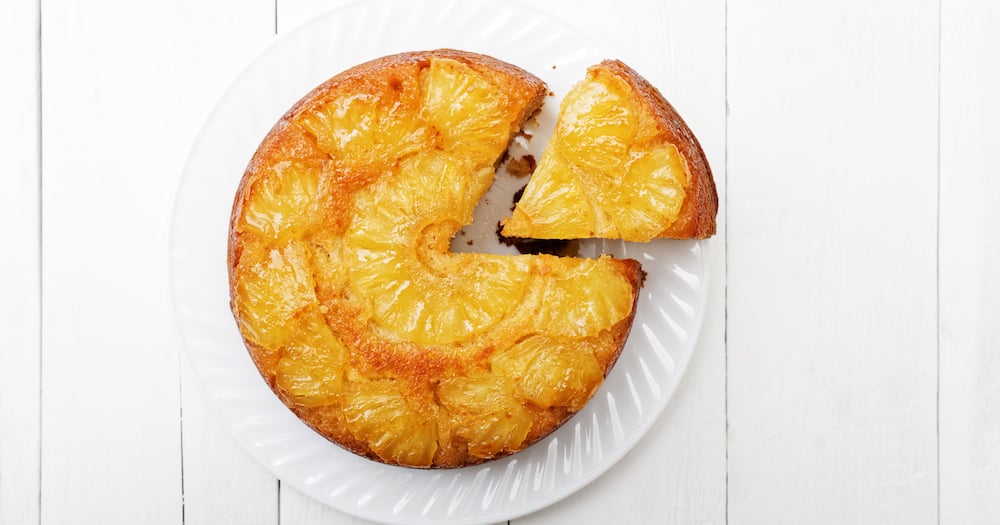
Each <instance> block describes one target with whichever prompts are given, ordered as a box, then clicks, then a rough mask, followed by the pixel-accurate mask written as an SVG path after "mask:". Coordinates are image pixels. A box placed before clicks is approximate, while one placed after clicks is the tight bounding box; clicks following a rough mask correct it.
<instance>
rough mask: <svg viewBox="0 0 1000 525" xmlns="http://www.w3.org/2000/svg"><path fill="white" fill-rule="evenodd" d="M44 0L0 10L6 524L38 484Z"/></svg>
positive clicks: (0, 376)
mask: <svg viewBox="0 0 1000 525" xmlns="http://www.w3.org/2000/svg"><path fill="white" fill-rule="evenodd" d="M38 35H39V32H38V2H15V3H13V4H11V5H9V6H5V8H4V16H3V17H0V70H2V71H4V72H5V74H4V78H5V80H4V85H3V87H2V88H0V91H2V92H3V96H2V97H0V122H3V123H4V125H3V126H0V144H3V145H4V146H3V148H4V172H5V173H4V177H3V179H4V189H3V190H0V223H3V224H4V248H3V252H4V257H2V258H0V319H2V320H3V321H2V322H0V323H2V326H3V333H4V340H5V345H4V346H5V349H4V350H3V351H0V429H2V430H0V432H2V438H0V523H36V522H37V521H38V488H39V447H40V445H39V432H40V423H39V402H40V392H39V389H40V370H39V366H40V365H39V352H40V350H41V342H40V339H39V337H40V332H39V323H40V322H41V318H40V315H39V300H40V295H41V290H40V286H39V284H40V283H39V271H40V269H39V253H38V248H39V237H38V236H39V189H38V188H39V176H40V175H39V164H38V153H39V136H38V130H39V128H38V125H39V123H38V74H39V55H38V44H39V42H38Z"/></svg>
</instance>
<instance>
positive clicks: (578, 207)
mask: <svg viewBox="0 0 1000 525" xmlns="http://www.w3.org/2000/svg"><path fill="white" fill-rule="evenodd" d="M535 173H546V174H548V176H547V177H544V178H538V179H535V178H534V177H533V178H532V182H530V183H529V184H528V186H527V187H526V188H525V190H524V195H523V196H522V197H521V200H520V201H519V202H518V203H517V206H516V207H515V208H514V216H513V218H512V219H511V220H510V221H508V223H510V224H520V225H522V226H523V230H519V231H518V233H517V234H516V235H515V236H525V237H527V236H528V235H527V234H526V233H528V230H529V229H530V230H531V231H534V230H536V229H537V230H540V231H544V232H546V233H547V234H548V235H549V236H550V237H551V238H554V239H573V238H577V237H592V236H593V235H594V225H595V224H596V223H597V215H596V214H595V210H594V206H593V205H592V204H591V203H590V199H589V198H588V197H587V195H586V194H585V193H584V192H583V186H582V185H581V184H580V183H579V181H578V180H577V178H576V176H575V175H574V174H573V167H572V166H571V165H570V164H569V163H568V162H567V161H565V160H563V158H562V157H561V156H560V155H559V154H558V153H550V154H548V153H547V154H545V155H543V156H542V160H541V162H540V163H539V164H538V167H537V168H536V169H535ZM536 180H537V182H535V181H536ZM554 209H558V210H560V212H559V213H558V214H553V213H552V212H551V211H550V210H554ZM509 231H510V230H509V228H508V229H505V230H504V235H508V234H509ZM521 231H524V232H525V233H524V234H522V233H520V232H521ZM581 232H582V233H583V234H582V235H581Z"/></svg>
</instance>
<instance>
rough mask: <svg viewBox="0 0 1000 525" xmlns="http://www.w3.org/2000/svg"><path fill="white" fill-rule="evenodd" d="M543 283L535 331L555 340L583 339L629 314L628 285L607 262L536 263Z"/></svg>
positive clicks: (552, 260) (547, 260) (554, 260)
mask: <svg viewBox="0 0 1000 525" xmlns="http://www.w3.org/2000/svg"><path fill="white" fill-rule="evenodd" d="M539 265H540V266H541V268H542V269H541V271H542V273H543V275H549V276H550V277H549V278H548V279H546V280H545V284H544V289H543V291H542V300H541V305H542V306H541V310H540V312H539V314H538V324H537V326H538V329H539V330H546V331H547V333H549V334H551V335H557V336H567V337H586V336H590V335H596V334H599V333H600V332H601V331H604V330H609V329H611V327H613V326H614V325H615V324H617V323H618V322H619V321H621V320H622V319H625V318H626V317H627V316H628V315H629V313H630V312H631V311H632V304H633V302H634V301H635V295H634V294H633V293H632V284H631V283H629V282H628V281H627V280H626V279H625V278H624V277H623V276H622V275H620V274H619V273H617V272H616V271H615V269H614V268H613V267H612V263H611V259H610V258H609V257H607V256H602V257H601V258H600V259H589V260H572V259H559V258H556V257H549V256H544V257H543V258H541V259H539Z"/></svg>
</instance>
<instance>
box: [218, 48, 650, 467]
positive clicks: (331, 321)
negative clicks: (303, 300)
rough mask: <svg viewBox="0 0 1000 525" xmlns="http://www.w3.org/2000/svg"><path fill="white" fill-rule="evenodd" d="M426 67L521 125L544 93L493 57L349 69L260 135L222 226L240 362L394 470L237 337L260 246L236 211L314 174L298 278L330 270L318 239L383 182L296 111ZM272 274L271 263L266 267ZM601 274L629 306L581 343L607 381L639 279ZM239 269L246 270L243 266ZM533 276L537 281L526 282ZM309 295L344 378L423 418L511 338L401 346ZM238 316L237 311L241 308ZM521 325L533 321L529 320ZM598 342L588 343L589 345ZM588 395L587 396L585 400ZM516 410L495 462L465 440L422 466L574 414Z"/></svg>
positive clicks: (402, 85)
mask: <svg viewBox="0 0 1000 525" xmlns="http://www.w3.org/2000/svg"><path fill="white" fill-rule="evenodd" d="M435 58H445V59H449V60H455V61H458V62H461V63H463V64H465V65H466V66H468V67H470V68H472V69H473V70H475V71H476V72H478V73H480V74H482V75H484V76H486V77H488V78H489V79H491V81H492V82H494V83H496V84H499V85H502V86H503V87H504V93H506V94H507V95H508V98H509V99H510V100H509V101H508V102H509V108H508V111H509V114H511V115H513V119H514V122H515V124H523V123H524V122H525V121H526V120H527V119H528V118H529V117H530V116H531V115H533V114H534V113H535V112H536V111H537V110H538V109H539V107H540V106H541V104H542V102H543V101H544V99H545V96H546V93H547V89H546V87H545V85H544V83H542V82H541V81H540V80H539V79H537V78H535V77H534V76H532V75H531V74H529V73H527V72H525V71H524V70H521V69H520V68H517V67H515V66H512V65H510V64H506V63H504V62H501V61H499V60H496V59H494V58H491V57H487V56H483V55H476V54H472V53H466V52H462V51H455V50H437V51H426V52H413V53H403V54H399V55H392V56H388V57H383V58H379V59H376V60H373V61H370V62H367V63H364V64H361V65H358V66H355V67H353V68H351V69H348V70H346V71H344V72H343V73H341V74H339V75H337V76H335V77H333V78H331V79H330V80H328V81H326V82H324V83H323V84H322V85H320V86H319V87H317V88H316V89H314V90H312V91H311V92H310V93H309V94H307V95H306V96H305V97H303V99H302V100H300V101H299V102H297V103H296V104H295V105H294V106H293V107H292V109H291V110H289V111H288V112H287V113H286V114H285V115H284V116H282V117H281V119H280V120H279V121H278V123H277V124H275V126H274V127H273V128H272V129H271V130H270V132H269V133H268V134H267V136H266V137H265V138H264V140H263V141H262V143H261V145H260V147H259V148H258V150H257V152H256V154H255V155H254V157H253V159H252V160H251V161H250V163H249V165H248V167H247V169H246V172H245V173H244V176H243V179H242V180H241V182H240V185H239V187H238V189H237V192H236V197H235V200H234V203H233V209H232V217H231V222H230V237H229V246H228V258H229V264H228V273H229V280H230V291H231V308H232V311H233V314H234V316H235V317H236V319H237V322H238V323H239V324H240V327H241V331H242V332H243V335H244V340H245V342H246V346H247V349H248V351H249V353H250V356H251V357H252V359H253V361H254V363H255V365H256V366H257V368H258V370H259V371H260V373H261V375H262V377H263V378H264V380H265V381H266V382H267V384H268V385H269V386H270V387H271V388H272V389H273V390H274V392H275V393H276V394H277V396H278V397H279V398H280V399H281V400H282V401H283V402H284V403H285V404H286V405H287V406H288V407H289V408H290V409H291V410H292V411H293V412H294V413H296V414H297V415H298V416H299V417H300V418H301V419H302V420H303V421H305V422H306V423H307V424H308V425H309V426H311V427H312V428H313V429H315V430H316V431H317V432H319V433H320V434H322V435H323V436H325V437H326V438H328V439H330V440H331V441H333V442H334V443H337V444H338V445H340V446H342V447H344V448H345V449H347V450H350V451H352V452H354V453H356V454H359V455H362V456H366V457H369V458H371V459H373V460H376V461H382V462H389V463H392V462H393V461H391V460H389V459H387V458H385V457H382V456H380V455H379V454H378V453H377V452H376V451H375V450H373V449H372V448H371V446H370V445H369V443H367V442H366V441H365V440H363V439H360V438H358V437H357V436H355V435H354V434H352V432H351V431H350V429H349V424H348V421H347V417H348V416H346V415H345V412H344V411H343V410H341V409H333V408H331V407H332V406H334V405H335V404H336V403H341V401H336V402H335V403H334V404H331V405H322V406H314V405H308V404H304V403H302V402H300V401H301V400H300V399H299V398H297V397H296V395H295V394H294V393H292V392H290V391H288V390H286V389H285V388H283V387H282V386H281V384H280V382H279V381H278V380H277V379H276V378H277V376H278V374H279V372H280V371H279V367H280V366H279V362H281V360H282V358H283V357H284V356H285V355H286V353H287V352H289V351H290V350H289V349H287V348H285V347H283V346H282V347H277V346H273V347H272V348H267V347H266V345H265V344H261V342H259V341H256V340H254V338H253V337H251V336H250V334H249V333H248V332H247V331H246V330H244V325H245V324H246V322H248V321H247V319H246V315H245V312H244V311H243V310H242V309H241V305H240V304H239V299H238V296H239V293H240V292H239V286H240V283H241V279H247V278H248V277H247V275H248V274H251V273H253V272H254V271H256V270H254V268H250V269H246V268H244V267H243V266H241V259H243V257H244V252H245V251H246V250H257V255H254V256H253V257H257V259H258V260H260V257H261V256H260V250H261V248H260V247H259V245H260V244H261V243H262V242H263V241H262V240H261V239H260V238H257V236H256V234H251V233H248V232H247V231H246V228H245V224H246V215H247V213H248V212H247V208H248V206H250V203H251V200H252V199H253V198H254V197H255V195H257V194H259V193H260V192H262V191H264V190H262V189H261V188H262V187H265V186H266V184H265V182H267V181H268V180H270V179H269V178H271V179H273V178H274V177H275V176H276V175H275V174H274V166H275V165H276V164H277V163H280V162H284V161H288V160H293V161H295V162H298V163H300V164H303V165H307V166H309V167H312V168H315V169H316V170H317V171H318V172H319V173H320V175H319V176H318V178H319V182H318V184H319V189H318V190H317V193H318V195H317V196H316V198H317V199H318V200H319V205H318V206H319V209H320V211H319V212H318V213H320V214H321V219H320V223H321V226H317V227H314V228H313V229H311V230H309V231H308V233H307V234H303V236H301V238H298V239H297V240H295V241H294V242H295V243H299V245H300V246H302V247H303V248H302V250H303V251H304V253H307V254H310V255H307V257H309V258H310V259H309V269H310V271H311V272H312V273H313V274H317V275H318V274H319V273H322V272H323V271H326V270H328V269H329V268H327V267H324V266H323V265H324V264H333V263H327V262H324V260H325V259H326V258H327V257H329V258H335V254H328V253H326V251H325V250H327V248H329V246H327V245H326V244H325V243H327V242H329V239H336V238H339V237H341V236H343V235H344V232H345V231H346V230H347V228H348V227H349V225H350V224H351V221H352V217H353V215H352V214H353V213H354V208H353V207H354V204H352V200H351V196H352V195H353V194H354V193H356V192H358V191H360V190H361V189H362V188H365V187H366V186H368V185H370V184H373V182H375V181H377V180H379V179H380V177H383V171H384V170H377V169H366V167H365V166H358V165H356V164H350V163H349V162H348V161H350V160H351V159H346V160H345V159H341V158H338V157H337V156H336V155H331V154H329V153H328V152H327V151H324V149H323V148H322V147H321V146H320V145H319V144H318V140H320V139H318V138H316V137H314V136H312V135H310V133H308V132H306V131H305V130H304V129H303V127H302V126H301V125H299V124H298V122H299V119H300V117H301V116H302V115H303V114H305V113H309V112H313V111H316V110H317V108H320V107H322V106H323V105H324V104H326V103H328V102H330V101H332V100H335V99H337V97H342V96H345V95H350V94H352V93H383V92H387V90H397V91H400V92H405V91H407V89H409V87H412V83H415V82H417V81H418V79H419V78H420V75H421V71H422V70H424V69H426V68H427V67H428V65H429V63H430V62H431V60H432V59H435ZM408 86H409V87H408ZM399 96H402V95H399ZM516 128H517V126H515V129H512V130H511V134H512V136H513V133H514V132H516V131H517V129H516ZM435 147H440V146H435ZM397 163H398V162H397ZM394 169H395V168H394ZM284 242H286V241H282V243H284ZM334 244H336V243H334ZM280 246H281V245H280V244H276V245H270V247H269V248H267V249H268V250H270V251H271V255H272V257H274V256H280V254H279V255H275V254H278V253H279V251H280V250H279V248H280ZM331 249H335V248H331ZM443 249H444V248H442V250H443ZM247 253H253V252H247ZM264 253H267V252H266V251H265V252H264ZM544 257H547V256H540V258H539V259H533V260H538V261H540V260H543V258H544ZM249 260H253V258H252V257H251V258H248V261H249ZM279 262H280V261H279ZM262 264H264V265H266V264H267V261H266V260H265V262H264V263H262ZM271 264H277V263H274V262H272V263H271ZM539 264H541V263H539ZM601 264H604V265H607V266H609V267H611V268H613V271H614V273H615V274H616V275H619V276H620V278H621V279H622V280H624V281H625V282H627V283H628V286H630V287H631V291H632V292H631V293H632V296H631V298H632V302H631V308H630V309H629V310H628V311H627V312H625V313H624V315H623V316H622V317H621V318H620V320H619V321H617V322H616V323H615V324H614V325H613V326H610V327H609V328H608V329H607V330H606V331H604V332H603V333H601V334H600V336H599V337H600V341H601V344H597V343H594V344H593V345H592V346H594V348H597V349H598V350H597V351H596V352H595V354H599V355H595V357H596V358H597V361H598V362H599V363H600V366H601V367H602V369H603V370H602V371H603V374H604V375H606V374H607V373H608V371H609V370H610V369H611V366H612V365H613V364H614V362H615V361H616V360H617V358H618V356H619V354H620V352H621V350H622V347H623V346H624V343H625V340H626V338H627V336H628V332H629V329H630V327H631V324H632V320H633V318H634V315H635V304H636V300H637V298H638V293H637V291H638V288H639V286H640V285H641V282H642V277H643V274H642V270H641V268H640V266H639V263H638V262H636V261H632V260H627V259H610V258H604V259H602V261H601ZM247 266H248V267H249V263H248V265H247ZM259 267H260V264H258V265H257V268H259ZM532 271H534V272H544V270H539V269H535V270H532ZM251 277H252V275H251ZM532 278H533V279H540V277H538V276H537V275H535V274H533V277H532ZM314 288H315V289H314V290H310V291H309V293H310V294H314V295H315V297H314V301H315V302H316V305H318V306H317V308H318V310H317V311H320V312H322V314H321V316H322V319H323V321H325V323H326V325H327V327H328V328H329V329H330V331H331V333H332V334H334V337H336V338H337V340H339V341H340V342H341V343H342V344H343V345H344V346H345V347H346V348H348V349H349V351H350V355H349V356H348V358H347V359H348V361H347V363H346V365H345V369H350V370H351V371H352V372H351V373H354V374H357V375H359V376H361V377H362V379H361V381H368V380H381V379H386V378H388V379H391V380H392V381H393V382H394V384H396V385H398V388H399V390H400V392H401V394H402V395H403V397H405V398H406V399H407V403H409V404H411V405H412V406H415V407H421V409H424V410H427V412H426V417H427V418H433V417H434V411H435V410H439V408H438V406H437V405H436V401H435V399H434V397H435V396H436V388H437V386H438V384H439V383H440V382H442V381H445V380H447V379H449V378H453V377H461V376H463V375H465V374H467V373H469V371H470V370H477V371H481V370H484V369H485V370H489V366H490V365H489V363H490V357H491V355H492V354H493V353H495V352H498V351H499V350H498V348H499V347H502V346H503V345H506V346H507V347H509V346H510V345H512V344H514V343H515V341H514V340H508V339H510V337H512V336H509V335H505V334H501V335H498V334H495V333H492V332H488V333H484V334H478V335H475V336H474V337H473V339H472V343H470V344H469V345H468V346H469V347H470V348H473V349H476V352H477V353H476V354H474V355H461V354H459V353H456V352H455V349H454V348H452V347H451V346H449V345H445V344H441V345H430V346H427V345H420V344H416V343H414V342H411V341H407V340H398V339H394V338H387V337H383V336H380V335H379V334H378V333H374V332H373V330H372V326H371V323H372V321H371V315H372V314H371V312H370V311H366V310H365V309H364V308H362V307H360V306H358V304H357V303H356V302H355V301H354V300H352V298H351V297H349V296H348V295H349V294H350V292H349V290H348V291H345V288H344V287H343V286H341V285H338V284H337V283H335V282H327V281H324V280H322V279H319V278H317V279H316V282H315V283H314ZM536 288H537V287H536ZM531 294H533V295H531ZM540 294H541V291H539V290H534V291H532V292H530V293H529V296H528V298H527V299H525V301H527V303H530V306H528V307H525V309H524V310H523V311H519V312H515V313H512V314H509V315H508V316H507V317H506V318H504V320H503V322H502V324H503V323H505V324H503V326H504V327H507V328H503V330H506V329H509V327H514V328H515V329H518V330H523V329H524V327H525V326H532V325H530V322H534V321H533V319H535V318H536V317H537V315H538V312H539V311H540V309H541V308H542V304H541V303H542V300H541V297H542V296H541V295H540ZM243 306H244V307H245V305H243ZM309 308H312V307H311V306H310V307H309ZM310 311H311V310H310ZM307 315H311V314H310V313H308V312H307V311H306V309H302V310H300V311H298V312H296V313H295V314H294V316H295V317H296V318H298V317H305V316H307ZM529 320H532V321H530V322H529ZM324 329H325V328H324ZM597 337H598V336H594V338H595V340H596V338H597ZM609 341H610V343H609ZM580 344H582V345H591V343H590V342H589V340H586V339H584V340H581V342H580ZM588 348H589V347H588ZM344 381H345V382H346V381H347V380H346V379H345V380H344ZM592 394H593V392H592V391H591V392H590V395H592ZM338 395H340V396H343V395H346V394H343V393H341V394H338ZM523 408H524V409H525V410H526V411H527V412H528V413H529V414H530V416H531V419H532V426H531V428H530V431H528V433H527V436H526V437H525V439H524V442H523V443H522V444H521V445H520V446H518V447H517V448H516V449H513V450H506V449H504V450H500V451H498V452H497V453H496V454H495V455H493V456H491V457H488V458H485V457H483V456H482V455H477V454H473V453H471V452H470V450H469V445H468V443H467V442H466V441H465V440H464V438H461V437H458V436H455V435H453V436H451V439H450V441H447V442H444V441H442V442H441V443H440V448H438V449H437V451H436V452H435V453H434V457H433V462H432V464H430V465H429V466H432V467H457V466H464V465H469V464H474V463H480V462H482V461H485V460H487V459H495V458H497V457H503V456H505V455H508V454H510V453H513V452H516V451H517V450H520V449H522V448H523V447H526V446H528V445H530V444H531V443H533V442H535V441H537V440H539V439H541V438H543V437H544V436H546V435H548V434H549V433H551V432H552V431H554V430H555V429H556V428H558V426H560V425H562V424H563V423H564V422H565V421H566V420H567V419H569V417H570V416H571V415H572V414H573V410H576V409H578V408H579V407H578V406H569V405H559V406H550V407H542V406H538V405H533V404H530V403H527V404H525V406H524V407H523ZM440 410H443V409H440ZM421 466H426V465H421Z"/></svg>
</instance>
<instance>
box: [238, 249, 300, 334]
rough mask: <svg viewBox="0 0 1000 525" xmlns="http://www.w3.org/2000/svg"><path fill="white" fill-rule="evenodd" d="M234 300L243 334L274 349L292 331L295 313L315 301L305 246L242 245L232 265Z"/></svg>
mask: <svg viewBox="0 0 1000 525" xmlns="http://www.w3.org/2000/svg"><path fill="white" fill-rule="evenodd" d="M235 276H236V279H235V280H236V283H235V284H236V294H235V296H234V301H235V304H236V310H237V312H238V320H239V325H240V331H241V332H242V333H243V337H245V338H247V339H248V340H250V341H253V342H255V343H257V344H259V345H261V346H263V347H264V348H267V349H270V350H277V349H278V348H280V347H281V346H283V345H284V344H285V343H286V342H288V341H289V340H291V339H292V337H293V336H294V335H295V332H296V316H297V315H300V314H302V313H304V311H305V310H306V309H307V308H308V307H309V306H311V305H313V304H315V303H316V294H315V292H314V289H315V282H314V281H313V277H312V275H311V273H310V271H309V265H308V254H307V253H306V249H305V248H304V247H303V246H302V245H301V244H299V243H298V242H296V241H291V242H289V243H288V244H286V245H285V246H284V248H281V249H278V248H270V247H267V246H263V245H261V244H246V245H245V246H244V248H243V252H242V254H241V255H240V260H239V265H238V266H237V268H236V272H235Z"/></svg>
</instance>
